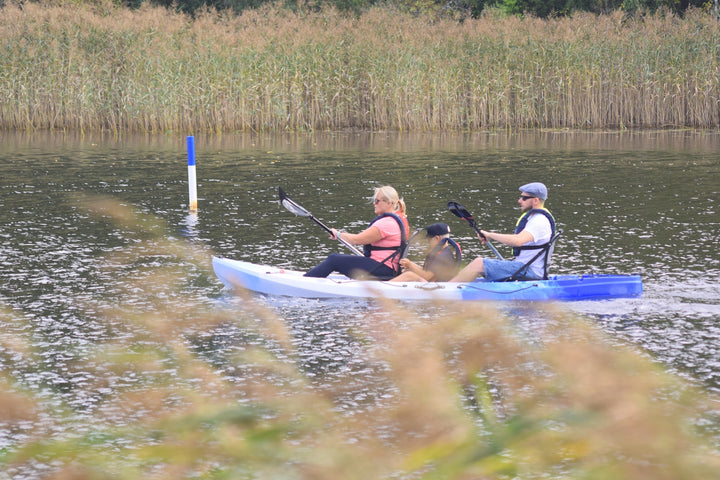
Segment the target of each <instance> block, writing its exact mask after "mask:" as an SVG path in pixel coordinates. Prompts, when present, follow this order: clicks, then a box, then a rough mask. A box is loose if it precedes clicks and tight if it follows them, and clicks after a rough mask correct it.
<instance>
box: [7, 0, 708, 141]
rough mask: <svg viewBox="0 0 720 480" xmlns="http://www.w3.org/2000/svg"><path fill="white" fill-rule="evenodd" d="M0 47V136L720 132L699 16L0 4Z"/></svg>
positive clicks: (703, 16) (704, 19)
mask: <svg viewBox="0 0 720 480" xmlns="http://www.w3.org/2000/svg"><path fill="white" fill-rule="evenodd" d="M0 51H2V52H3V54H2V56H0V128H4V129H69V130H81V131H84V130H110V131H115V132H121V131H149V132H167V131H172V130H181V131H207V132H213V131H217V132H220V131H245V130H339V129H371V130H383V129H391V130H415V131H423V130H438V131H440V130H479V129H498V128H625V127H627V128H630V127H646V128H665V127H697V128H718V127H720V85H719V84H720V29H718V28H717V22H716V21H715V20H714V19H713V18H712V15H710V14H708V13H706V12H702V11H691V12H688V13H687V15H686V16H685V17H684V18H682V19H681V18H677V17H675V16H672V15H670V14H665V15H656V16H646V17H638V18H626V17H624V16H623V15H622V14H620V13H615V14H612V15H608V16H595V15H591V14H577V15H575V16H573V17H572V18H560V19H550V20H540V19H534V18H524V19H521V18H517V17H504V16H498V15H495V14H493V13H492V12H491V13H489V14H487V15H485V16H484V17H483V18H480V19H469V20H466V21H464V22H462V23H457V22H454V21H450V20H437V19H434V20H433V19H427V18H415V17H411V16H408V15H406V14H402V13H399V12H395V11H389V10H387V9H383V8H379V7H378V8H375V9H372V10H371V11H369V12H367V13H365V14H363V15H362V16H361V17H360V18H357V19H353V18H348V17H345V16H343V15H341V14H339V13H337V12H336V11H334V10H324V11H322V12H319V13H307V12H299V13H293V12H289V11H287V10H283V9H282V8H280V7H272V6H270V7H265V8H262V9H260V10H253V11H247V12H245V13H243V14H242V15H240V16H231V15H229V14H226V13H214V12H205V13H202V14H200V15H199V16H198V17H196V18H194V19H192V18H189V17H187V16H184V15H181V14H177V13H173V12H170V11H167V10H165V9H162V8H155V7H148V6H145V7H143V8H141V9H140V10H127V9H122V8H112V7H104V9H103V7H91V6H86V5H72V6H67V7H61V6H43V5H39V4H36V3H27V4H24V5H23V6H22V7H20V6H18V5H15V4H8V5H7V6H6V7H4V8H2V9H0Z"/></svg>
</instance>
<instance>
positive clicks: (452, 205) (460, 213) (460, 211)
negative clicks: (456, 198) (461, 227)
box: [448, 201, 473, 220]
mask: <svg viewBox="0 0 720 480" xmlns="http://www.w3.org/2000/svg"><path fill="white" fill-rule="evenodd" d="M448 209H449V210H450V211H451V212H452V213H453V214H454V215H455V216H456V217H460V218H464V219H465V220H472V219H473V216H472V215H470V212H468V211H467V210H465V207H463V206H462V205H460V204H459V203H458V202H452V201H451V202H448Z"/></svg>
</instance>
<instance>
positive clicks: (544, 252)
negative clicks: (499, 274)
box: [498, 230, 563, 282]
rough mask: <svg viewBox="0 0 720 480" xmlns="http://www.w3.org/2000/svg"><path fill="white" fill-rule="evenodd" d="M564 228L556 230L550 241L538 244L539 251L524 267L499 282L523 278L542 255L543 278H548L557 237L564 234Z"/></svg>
mask: <svg viewBox="0 0 720 480" xmlns="http://www.w3.org/2000/svg"><path fill="white" fill-rule="evenodd" d="M562 232H563V231H562V230H558V231H557V232H555V235H553V237H552V238H551V239H550V241H549V242H547V243H546V244H544V245H539V246H538V250H539V251H538V253H537V254H536V255H535V256H534V257H533V258H531V259H530V261H528V262H527V263H525V264H524V265H523V266H522V267H520V268H519V269H518V270H517V271H516V272H515V273H513V274H512V275H510V276H509V277H507V278H503V279H501V280H498V281H499V282H514V281H516V280H522V279H523V277H524V275H525V272H527V269H528V268H529V267H530V264H532V263H533V262H534V261H535V260H537V259H538V258H540V257H543V278H542V279H543V280H547V279H548V267H549V266H550V260H551V258H552V254H553V252H554V250H555V242H557V239H558V238H559V237H560V235H562Z"/></svg>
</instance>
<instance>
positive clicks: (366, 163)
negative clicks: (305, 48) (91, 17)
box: [0, 131, 720, 409]
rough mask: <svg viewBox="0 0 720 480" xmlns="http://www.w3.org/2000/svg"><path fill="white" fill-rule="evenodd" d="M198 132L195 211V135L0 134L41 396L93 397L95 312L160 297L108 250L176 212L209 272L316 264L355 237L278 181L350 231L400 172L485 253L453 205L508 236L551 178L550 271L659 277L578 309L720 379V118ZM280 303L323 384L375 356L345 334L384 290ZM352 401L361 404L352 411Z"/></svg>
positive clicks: (616, 332)
mask: <svg viewBox="0 0 720 480" xmlns="http://www.w3.org/2000/svg"><path fill="white" fill-rule="evenodd" d="M195 141H196V148H197V162H198V166H197V178H198V196H199V212H198V215H197V216H192V215H189V214H188V211H187V204H188V198H187V197H188V193H187V191H188V189H187V184H186V181H187V163H186V161H187V157H186V138H185V136H181V135H168V136H153V137H146V136H138V137H129V138H122V139H116V138H112V137H111V138H105V137H100V136H98V137H92V136H85V137H79V136H74V135H64V134H49V133H32V134H25V133H1V132H0V145H2V149H1V150H0V171H2V178H0V219H1V221H0V237H1V242H0V261H1V262H2V270H0V307H3V306H4V308H5V309H6V310H7V311H10V312H12V313H13V315H14V317H15V318H17V317H20V318H21V319H23V320H24V321H23V322H22V323H21V326H19V325H16V326H15V327H13V326H11V325H10V324H6V325H5V328H4V331H3V332H0V335H8V334H18V333H22V334H23V335H24V336H25V337H26V338H29V339H30V342H31V343H33V347H34V348H36V349H37V350H38V351H40V352H42V354H41V355H40V357H39V358H41V359H43V360H42V361H41V362H40V364H39V365H24V366H22V365H21V366H18V365H16V364H14V363H13V361H12V359H9V358H7V356H5V355H3V356H0V367H1V368H2V370H3V371H5V372H6V373H7V372H9V373H10V374H11V376H14V377H15V380H16V381H18V382H20V383H21V384H23V385H25V386H26V387H27V388H29V389H31V390H35V391H40V392H42V391H43V389H44V388H46V387H48V386H51V387H52V391H53V392H55V393H57V392H58V391H59V392H61V395H67V397H66V398H63V400H62V401H64V402H65V403H66V404H70V405H82V404H83V402H90V403H91V402H92V401H93V400H92V398H88V397H87V395H85V396H83V395H80V394H79V393H78V391H81V390H82V388H79V387H78V386H80V385H82V380H81V379H77V378H71V377H69V376H68V375H69V374H68V372H69V371H71V370H72V369H68V368H67V367H68V365H70V364H71V363H72V362H73V361H74V357H75V356H80V355H82V351H83V348H82V347H83V345H91V344H93V343H94V342H100V341H103V339H105V338H107V336H108V335H111V333H110V330H109V329H108V326H107V324H106V323H102V324H101V323H97V322H95V321H94V320H95V319H94V318H93V316H94V315H95V312H100V311H102V310H103V308H105V307H107V306H108V305H111V304H112V305H117V304H118V303H121V304H124V305H134V306H136V307H140V308H143V306H144V302H147V301H148V300H147V292H144V291H141V290H140V289H138V288H135V287H133V286H132V285H131V280H130V279H132V275H126V276H124V277H123V276H118V275H117V274H116V273H112V271H111V270H108V268H107V267H108V265H109V264H111V263H113V262H114V261H115V260H109V258H112V257H113V256H117V255H120V254H121V253H122V252H123V251H127V250H128V249H132V248H133V246H134V245H137V244H139V243H140V242H141V241H142V240H143V239H145V238H147V236H148V235H150V233H148V231H150V232H152V231H155V230H154V229H155V228H156V227H155V226H154V223H153V222H154V220H153V219H159V220H161V221H162V222H165V224H166V225H167V227H166V229H165V230H161V231H162V232H164V233H162V234H161V235H160V236H161V237H163V236H165V237H168V238H171V239H174V240H179V241H181V242H186V243H187V244H188V245H194V246H199V247H201V248H203V249H204V250H203V251H204V252H207V255H206V257H205V258H204V259H201V262H200V263H201V264H202V263H204V264H205V265H206V266H207V265H208V264H209V259H210V255H211V254H212V253H214V254H218V255H222V256H226V257H230V258H238V259H244V260H249V261H253V262H258V263H266V264H272V265H281V266H286V267H292V268H297V269H307V268H309V267H311V266H312V265H314V264H316V263H317V262H318V261H319V260H321V259H322V258H324V257H325V256H326V255H327V254H329V253H331V252H333V251H338V250H339V249H340V246H339V245H338V244H336V243H334V242H333V241H331V240H330V239H329V238H327V235H326V234H325V233H324V231H322V230H321V229H320V228H318V227H317V226H316V225H315V224H313V223H312V222H310V221H309V220H307V219H304V218H299V217H294V216H292V215H291V214H290V213H289V212H287V211H286V210H284V209H283V208H282V207H281V206H280V204H279V202H278V200H277V188H278V186H281V187H283V189H284V190H286V191H287V192H288V193H289V194H290V195H291V197H292V198H293V199H294V200H296V201H297V202H299V203H301V204H302V205H303V206H305V207H306V208H307V209H309V210H310V211H311V212H312V213H313V214H314V215H315V216H317V217H318V218H320V219H321V220H322V221H324V222H325V223H326V224H329V225H331V226H336V227H342V228H346V229H348V230H350V231H353V230H360V229H362V228H363V227H364V226H365V224H366V223H367V222H368V221H369V220H370V219H371V218H372V216H373V215H372V206H371V205H370V203H369V200H368V198H369V196H370V195H371V194H372V189H373V187H374V186H377V185H382V184H390V185H393V186H394V187H396V188H397V190H398V191H399V192H400V193H401V195H402V196H403V197H404V199H405V201H406V203H407V205H408V217H409V219H410V222H411V226H412V227H413V228H418V227H422V226H424V225H426V224H429V223H433V222H437V221H443V222H446V223H448V224H450V226H451V228H452V231H453V234H454V237H455V238H456V239H457V240H458V241H459V242H460V244H461V245H462V247H463V250H464V253H465V255H466V258H472V257H474V256H476V255H490V252H489V251H488V250H487V249H486V248H485V247H483V246H482V245H481V244H480V243H479V242H478V241H477V239H476V238H474V236H473V232H472V230H471V229H470V228H469V227H468V226H467V225H466V224H464V223H462V221H461V220H460V219H458V218H456V217H453V216H452V215H451V214H450V213H449V212H448V211H447V209H446V205H447V201H448V200H456V201H458V202H460V203H462V204H463V205H464V206H465V207H466V208H467V209H468V210H469V211H470V212H471V213H473V214H474V216H475V218H476V220H477V222H478V224H479V225H480V226H481V228H485V229H495V230H501V231H507V230H511V229H512V227H513V225H514V222H515V220H516V217H517V215H518V210H517V198H518V190H517V188H518V186H519V185H521V184H524V183H527V182H530V181H542V182H544V183H545V184H546V185H548V187H549V191H550V198H549V200H548V202H547V206H548V208H549V209H550V210H551V211H552V212H553V214H554V215H555V217H556V218H557V220H558V223H559V225H560V228H562V229H563V230H564V234H563V236H562V237H561V239H560V242H559V244H558V246H557V248H556V252H555V257H554V265H553V268H552V271H553V272H554V273H637V274H640V275H642V277H643V282H644V288H645V293H644V295H643V296H642V297H641V298H636V299H618V300H612V301H600V302H578V303H571V304H568V305H567V306H566V308H569V309H571V310H573V311H575V312H578V313H580V314H583V315H587V316H588V317H590V318H591V319H592V320H593V321H596V322H597V324H598V325H600V326H601V327H602V328H603V329H604V330H605V331H606V332H608V334H609V336H610V337H611V338H614V339H617V341H618V342H623V343H625V342H630V343H631V344H634V345H636V346H637V348H638V349H639V350H641V351H644V352H647V354H648V355H650V356H652V357H653V358H655V359H657V361H658V362H660V363H661V364H662V365H664V366H665V367H666V368H668V369H670V370H672V371H675V372H677V373H679V374H680V375H682V376H684V377H686V378H688V379H690V380H691V381H692V382H694V383H696V384H697V385H700V386H701V387H703V388H705V389H708V390H709V391H711V392H714V393H720V253H719V252H718V247H717V243H716V238H717V235H718V233H720V227H719V225H720V221H719V220H718V215H720V209H719V208H718V199H719V198H720V134H718V133H716V132H712V133H707V132H684V131H683V132H678V131H671V132H641V133H634V132H619V133H618V132H614V133H577V132H575V133H570V132H551V133H534V132H533V133H515V134H505V133H501V134H472V135H470V134H468V135H464V134H407V135H403V134H395V133H380V134H366V133H338V134H322V135H310V134H307V135H251V134H244V135H230V136H227V135H226V136H221V137H216V136H208V137H205V136H199V137H196V139H195ZM87 195H102V196H104V197H108V198H111V199H113V200H115V201H117V202H119V203H120V204H121V205H124V206H128V207H132V208H133V209H135V210H136V211H138V212H139V213H141V214H143V215H145V216H144V217H142V219H141V220H139V222H140V224H141V225H142V226H143V227H142V228H141V229H140V230H142V229H145V231H139V230H138V229H137V228H135V227H133V228H129V229H127V228H122V227H119V226H117V225H114V224H111V223H110V222H107V221H102V219H100V220H99V219H98V217H96V216H92V215H90V214H89V213H88V211H87V210H85V209H84V208H82V207H81V206H80V203H81V197H84V196H87ZM156 247H157V248H161V247H160V246H159V245H156ZM159 257H161V255H160V256H159ZM158 262H159V263H158V264H159V266H162V264H163V263H162V260H159V261H158ZM146 266H147V265H146ZM151 266H152V265H151ZM184 267H186V271H187V276H188V281H187V284H186V285H184V286H183V296H182V298H181V299H179V301H183V302H191V303H192V302H197V303H202V302H206V301H211V302H213V304H214V305H216V306H217V307H218V308H225V307H230V308H233V307H234V306H236V305H237V303H236V302H237V300H236V297H234V296H233V295H231V294H229V293H228V292H226V291H225V290H223V288H222V285H221V284H220V283H219V282H218V281H217V279H215V278H214V276H212V274H211V273H207V271H204V270H202V269H200V268H198V267H195V266H184ZM126 273H127V272H126ZM265 301H266V302H267V303H268V304H269V305H271V307H272V308H274V309H275V310H276V311H277V312H278V313H279V314H280V316H281V317H282V318H283V319H284V320H285V321H287V322H288V324H289V325H290V326H291V327H290V328H291V331H292V332H293V335H294V338H295V340H294V341H295V342H296V344H297V346H298V348H300V349H301V350H302V353H301V355H300V357H301V358H302V359H303V362H304V368H305V370H306V371H307V372H308V373H311V374H312V376H313V377H314V378H316V381H317V383H318V385H322V384H323V382H332V381H333V378H335V377H336V376H337V375H346V374H347V372H348V371H353V369H354V368H356V369H357V371H361V370H362V368H363V367H362V366H361V365H355V363H354V362H358V360H357V355H356V354H357V349H358V348H360V347H358V345H357V342H356V340H354V339H353V338H351V336H350V335H348V334H347V332H348V329H350V330H351V329H353V328H357V327H358V326H359V323H358V322H359V319H361V318H364V317H365V316H366V315H367V314H368V311H370V310H372V309H373V308H374V307H373V305H372V304H370V303H366V302H356V301H353V302H320V301H312V300H306V301H292V300H283V299H267V300H265ZM88 305H92V307H88ZM148 308H150V306H149V305H148ZM506 310H507V312H508V314H509V315H514V316H516V317H518V321H521V322H523V321H524V322H526V323H527V324H531V323H532V322H533V320H534V319H533V315H535V314H534V313H530V312H531V311H530V310H527V309H524V308H513V307H507V308H506ZM236 334H239V333H238V332H234V333H227V332H226V335H225V337H224V338H225V340H223V341H218V340H217V338H213V339H212V349H222V348H223V345H225V346H226V347H227V348H229V349H231V348H232V342H233V335H236ZM206 347H207V348H211V347H209V346H206ZM362 376H363V375H362V374H358V381H359V382H361V381H363V379H362ZM365 380H367V378H366V379H365ZM370 390H371V389H359V391H361V392H362V393H361V394H360V395H361V396H362V397H363V398H367V397H368V396H369V395H372V392H371V391H370ZM86 393H87V392H86ZM357 401H358V399H357V398H354V399H353V398H350V399H348V400H347V404H346V407H347V408H349V409H352V408H353V405H356V404H357Z"/></svg>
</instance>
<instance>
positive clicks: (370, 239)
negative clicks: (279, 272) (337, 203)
mask: <svg viewBox="0 0 720 480" xmlns="http://www.w3.org/2000/svg"><path fill="white" fill-rule="evenodd" d="M372 200H373V205H374V207H375V215H377V216H376V217H375V219H374V220H373V221H372V222H370V225H369V226H368V228H366V229H365V230H363V231H362V232H360V233H348V232H345V231H344V230H336V229H334V228H333V229H331V230H332V233H331V238H333V239H336V238H342V239H343V240H344V241H346V242H348V243H350V244H354V245H363V246H364V250H365V256H362V257H361V256H359V255H345V254H340V253H333V254H330V255H329V256H328V257H327V258H326V259H325V260H324V261H323V262H322V263H320V264H319V265H317V266H316V267H314V268H312V269H310V270H309V271H308V272H307V273H306V274H305V276H306V277H327V276H328V275H330V274H331V273H332V272H339V273H342V274H343V275H346V276H348V277H353V278H355V277H363V276H372V277H376V278H378V279H380V280H389V279H391V278H393V277H395V276H396V275H397V274H398V273H399V272H400V257H401V256H402V253H403V251H404V250H405V246H406V244H407V238H408V235H409V233H410V226H409V225H408V221H407V217H406V216H405V202H404V201H403V199H402V198H400V196H399V195H398V193H397V191H396V190H395V189H394V188H393V187H391V186H387V185H386V186H384V187H379V188H376V189H375V193H374V195H373V197H372Z"/></svg>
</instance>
